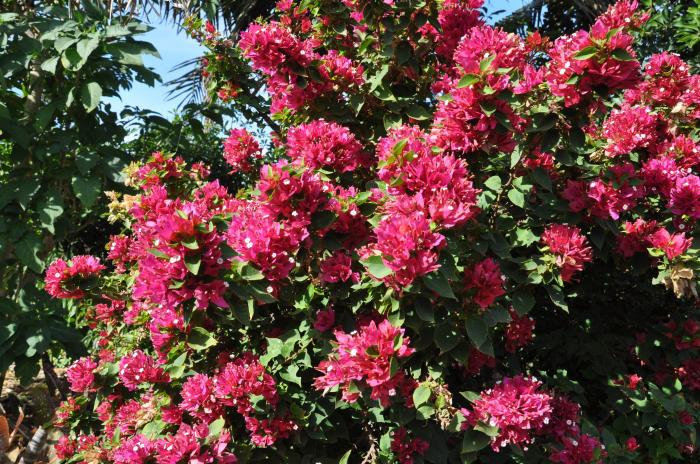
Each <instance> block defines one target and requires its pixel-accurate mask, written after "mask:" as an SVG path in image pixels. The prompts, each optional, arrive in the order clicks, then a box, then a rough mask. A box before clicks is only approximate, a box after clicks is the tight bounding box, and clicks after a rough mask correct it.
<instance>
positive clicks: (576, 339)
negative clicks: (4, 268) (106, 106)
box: [46, 0, 700, 464]
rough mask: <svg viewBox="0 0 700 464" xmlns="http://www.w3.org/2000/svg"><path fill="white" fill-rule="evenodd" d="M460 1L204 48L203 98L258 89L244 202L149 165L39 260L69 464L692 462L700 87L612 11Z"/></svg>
mask: <svg viewBox="0 0 700 464" xmlns="http://www.w3.org/2000/svg"><path fill="white" fill-rule="evenodd" d="M479 7H480V2H479V1H478V0H469V1H466V2H464V1H459V0H446V1H444V2H441V3H434V2H423V1H421V2H413V1H411V2H406V1H398V0H397V1H384V2H373V1H359V0H358V1H346V2H343V3H338V2H321V1H315V0H304V1H302V2H301V3H295V2H291V1H283V2H281V3H279V4H278V8H277V13H276V18H275V19H274V20H271V21H269V22H265V23H259V24H254V25H252V26H251V27H250V28H249V29H248V30H247V31H245V32H244V33H243V34H242V35H241V37H240V41H239V42H238V43H237V44H235V43H234V42H233V41H231V40H229V39H225V38H222V37H221V36H220V34H219V33H218V32H217V31H216V30H215V29H214V28H213V27H212V26H211V25H206V26H204V27H203V29H202V30H201V31H199V32H197V36H198V37H199V38H200V39H201V40H202V42H203V43H204V44H205V45H206V46H207V47H209V48H210V49H211V53H210V54H209V55H208V57H207V59H206V69H205V72H206V74H207V76H208V78H209V79H210V83H211V89H212V91H213V93H215V94H218V95H219V97H221V98H222V99H224V100H227V101H230V102H234V103H235V102H237V101H239V100H237V99H241V98H244V97H245V98H250V95H247V96H246V95H245V94H244V93H243V91H242V90H241V91H240V92H238V91H235V90H236V87H235V85H236V81H235V79H234V76H236V75H237V73H239V72H248V73H251V75H256V76H258V78H259V79H264V80H265V82H266V89H267V93H266V95H268V96H269V98H270V99H271V110H272V112H273V115H272V117H273V118H274V121H275V122H276V124H278V125H279V127H274V128H273V129H272V133H271V137H272V139H273V141H274V148H273V149H272V152H271V153H263V150H262V149H261V146H262V144H260V143H259V141H257V140H255V139H254V138H253V137H252V136H251V135H250V134H249V133H248V132H246V131H245V130H244V129H243V128H239V129H236V130H234V131H233V132H232V133H231V137H230V138H229V140H228V141H226V143H225V145H224V147H222V156H223V157H225V159H226V160H227V161H228V162H229V163H230V164H231V169H232V170H234V171H236V170H241V171H246V172H249V173H255V172H257V173H258V174H257V176H256V181H255V183H254V185H251V186H250V188H248V189H244V190H241V191H236V192H234V191H229V190H227V188H226V187H225V186H224V185H222V184H221V183H220V182H219V181H217V180H216V179H210V178H209V176H208V172H207V168H206V166H203V165H201V164H195V165H192V166H188V165H187V163H186V162H185V161H184V160H183V159H181V158H179V157H173V156H169V155H167V154H161V153H156V154H154V155H152V157H151V158H150V159H149V160H148V161H147V162H145V163H143V164H140V165H138V166H132V167H131V168H130V169H129V170H128V173H127V174H128V184H129V185H130V186H132V187H133V188H134V191H133V195H124V196H123V197H118V198H117V197H114V201H113V203H112V205H111V216H110V218H111V219H112V220H114V221H117V222H119V223H121V224H123V233H122V234H121V235H117V236H113V237H111V238H110V240H109V242H108V244H107V246H106V248H107V252H106V253H105V256H103V257H90V256H74V257H67V258H66V259H63V260H59V261H57V262H55V263H54V264H53V265H52V266H51V267H50V268H49V269H48V271H47V274H46V291H48V292H49V293H50V294H51V295H53V296H54V297H56V298H68V299H73V300H74V301H75V303H74V304H79V305H83V306H84V308H85V310H86V314H87V315H86V323H87V324H88V325H89V327H90V335H89V340H91V342H92V347H93V350H92V352H91V354H90V356H89V357H86V358H83V359H80V360H78V361H76V362H75V364H73V366H72V367H71V368H70V369H69V370H68V372H67V378H68V380H69V382H70V387H71V389H72V390H73V392H74V393H75V394H74V396H73V397H72V398H70V399H69V400H68V401H67V402H65V403H64V404H63V405H62V407H61V408H60V410H59V414H58V418H57V422H56V425H57V426H59V427H62V428H63V430H64V432H65V435H64V437H63V438H61V441H60V443H59V444H58V447H57V450H58V454H59V456H60V458H61V459H62V460H63V462H86V463H102V462H109V463H112V462H113V463H118V464H126V463H157V464H177V463H186V462H192V463H235V462H240V463H245V462H285V463H338V462H341V463H397V462H398V463H401V464H406V463H422V462H427V463H457V462H480V463H505V462H516V463H539V462H553V463H564V464H583V463H589V464H590V463H600V462H622V463H631V462H640V463H671V462H695V461H696V460H697V459H698V455H697V453H696V428H695V423H696V421H697V420H698V419H700V410H699V409H698V400H700V396H699V394H698V390H700V353H699V351H698V350H699V349H700V314H698V309H697V304H696V302H697V297H698V294H697V289H696V280H697V279H696V274H697V273H698V272H700V261H699V260H698V249H697V248H696V246H695V244H694V241H695V240H696V237H697V235H698V233H697V229H696V227H697V226H696V220H697V219H698V218H700V177H698V171H696V169H698V165H700V143H699V142H698V122H699V120H700V77H698V76H694V75H691V74H690V73H689V69H688V66H687V65H686V64H685V63H683V62H682V61H681V60H680V59H679V58H678V57H676V56H674V55H671V54H667V53H664V54H660V55H656V56H652V57H648V58H647V59H645V60H643V63H640V59H639V58H638V57H637V56H636V54H635V51H634V49H633V39H632V37H633V35H632V34H633V32H634V30H635V29H636V28H638V27H640V26H642V25H643V23H644V22H645V20H646V19H647V14H646V13H645V12H643V11H637V9H636V4H634V3H631V2H626V1H623V2H621V3H618V4H616V5H614V6H612V7H611V8H610V9H609V10H608V12H607V13H605V14H604V15H603V16H601V17H600V18H599V19H598V20H597V21H596V22H595V24H594V25H593V27H592V28H591V29H590V30H587V31H579V32H577V33H575V34H573V35H571V36H566V37H559V38H546V37H542V36H540V35H539V34H537V33H534V34H531V35H529V36H528V37H527V38H521V37H519V36H516V35H513V34H508V33H505V32H503V31H501V30H498V29H494V28H492V27H490V26H488V25H486V24H485V23H484V22H483V20H482V19H481V18H480V15H479V12H478V8H479ZM248 66H249V67H248ZM246 67H248V68H246ZM246 69H247V70H246ZM241 70H243V71H241ZM239 102H240V101H239ZM269 159H274V160H276V161H275V162H273V163H271V164H264V160H269ZM98 258H99V259H98Z"/></svg>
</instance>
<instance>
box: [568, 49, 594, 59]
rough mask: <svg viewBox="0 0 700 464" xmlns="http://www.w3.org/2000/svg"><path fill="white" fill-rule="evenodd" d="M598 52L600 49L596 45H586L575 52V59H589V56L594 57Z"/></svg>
mask: <svg viewBox="0 0 700 464" xmlns="http://www.w3.org/2000/svg"><path fill="white" fill-rule="evenodd" d="M596 53H598V49H597V48H596V47H593V46H590V47H586V48H584V49H581V50H579V51H578V52H576V53H574V59H575V60H587V59H589V58H593V57H594V56H595V55H596Z"/></svg>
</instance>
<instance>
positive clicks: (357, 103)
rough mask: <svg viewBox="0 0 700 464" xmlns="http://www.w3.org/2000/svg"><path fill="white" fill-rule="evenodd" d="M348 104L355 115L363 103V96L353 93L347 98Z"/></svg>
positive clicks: (358, 112)
mask: <svg viewBox="0 0 700 464" xmlns="http://www.w3.org/2000/svg"><path fill="white" fill-rule="evenodd" d="M348 105H350V109H352V112H353V113H354V114H355V116H357V115H359V114H360V110H361V109H362V107H363V106H364V105H365V97H364V96H362V95H360V94H354V95H352V96H351V97H350V98H349V99H348Z"/></svg>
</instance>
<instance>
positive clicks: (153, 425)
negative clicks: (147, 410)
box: [141, 420, 166, 440]
mask: <svg viewBox="0 0 700 464" xmlns="http://www.w3.org/2000/svg"><path fill="white" fill-rule="evenodd" d="M165 425H166V424H165V422H163V421H161V420H155V421H152V422H149V423H148V424H146V425H145V426H144V427H143V429H141V433H142V434H143V435H145V436H146V438H149V439H150V440H155V439H156V438H158V436H159V435H160V434H161V433H162V432H163V429H165Z"/></svg>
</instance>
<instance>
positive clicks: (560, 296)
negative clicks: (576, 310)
mask: <svg viewBox="0 0 700 464" xmlns="http://www.w3.org/2000/svg"><path fill="white" fill-rule="evenodd" d="M547 293H548V294H549V298H550V299H551V300H552V303H554V304H555V305H557V306H558V307H559V308H561V309H563V310H564V311H565V312H567V313H568V312H569V305H567V304H566V298H564V292H562V291H561V289H560V288H559V287H547Z"/></svg>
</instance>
